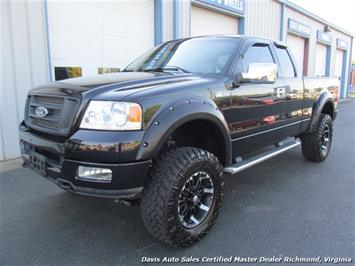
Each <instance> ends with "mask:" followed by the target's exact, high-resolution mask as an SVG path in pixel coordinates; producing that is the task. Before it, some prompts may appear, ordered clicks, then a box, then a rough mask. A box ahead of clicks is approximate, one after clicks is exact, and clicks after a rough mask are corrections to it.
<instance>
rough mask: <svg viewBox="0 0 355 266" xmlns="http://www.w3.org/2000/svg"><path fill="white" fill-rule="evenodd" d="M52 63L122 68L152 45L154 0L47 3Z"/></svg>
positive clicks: (85, 71)
mask: <svg viewBox="0 0 355 266" xmlns="http://www.w3.org/2000/svg"><path fill="white" fill-rule="evenodd" d="M48 21H49V37H50V44H51V47H50V48H51V59H52V66H53V67H56V66H62V67H65V66H68V67H69V66H72V67H81V68H82V75H83V76H86V75H93V74H98V68H99V67H105V68H123V67H125V66H126V65H127V64H128V63H130V62H132V61H133V60H134V59H136V58H137V57H138V56H139V55H141V54H143V53H144V52H145V51H147V50H148V49H150V48H152V47H153V46H154V1H152V0H140V1H103V2H100V1H92V2H78V1H55V0H50V1H49V3H48Z"/></svg>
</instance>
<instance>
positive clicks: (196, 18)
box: [191, 6, 238, 36]
mask: <svg viewBox="0 0 355 266" xmlns="http://www.w3.org/2000/svg"><path fill="white" fill-rule="evenodd" d="M237 33H238V19H237V18H236V17H232V16H228V15H224V14H221V13H217V12H214V11H211V10H208V9H205V8H201V7H197V6H192V7H191V36H198V35H208V34H237Z"/></svg>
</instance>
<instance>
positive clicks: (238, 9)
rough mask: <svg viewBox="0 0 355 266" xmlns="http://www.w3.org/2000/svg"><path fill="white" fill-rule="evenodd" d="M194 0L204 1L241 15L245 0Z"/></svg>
mask: <svg viewBox="0 0 355 266" xmlns="http://www.w3.org/2000/svg"><path fill="white" fill-rule="evenodd" d="M196 2H201V3H205V4H207V5H211V6H215V7H218V8H221V9H225V10H228V11H231V12H234V13H238V14H241V15H244V13H245V0H196Z"/></svg>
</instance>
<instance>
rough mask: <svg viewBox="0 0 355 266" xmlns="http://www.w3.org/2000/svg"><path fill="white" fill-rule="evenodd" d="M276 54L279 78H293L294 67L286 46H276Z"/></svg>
mask: <svg viewBox="0 0 355 266" xmlns="http://www.w3.org/2000/svg"><path fill="white" fill-rule="evenodd" d="M276 55H277V57H278V59H279V61H280V68H281V69H280V71H279V76H280V77H281V78H293V77H294V76H295V69H294V68H293V64H292V61H291V58H290V55H289V54H288V52H287V50H286V48H284V47H276Z"/></svg>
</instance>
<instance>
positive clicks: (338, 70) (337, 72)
mask: <svg viewBox="0 0 355 266" xmlns="http://www.w3.org/2000/svg"><path fill="white" fill-rule="evenodd" d="M343 55H344V52H343V51H342V50H339V49H337V50H336V54H335V69H334V76H336V77H341V76H342V74H343Z"/></svg>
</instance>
